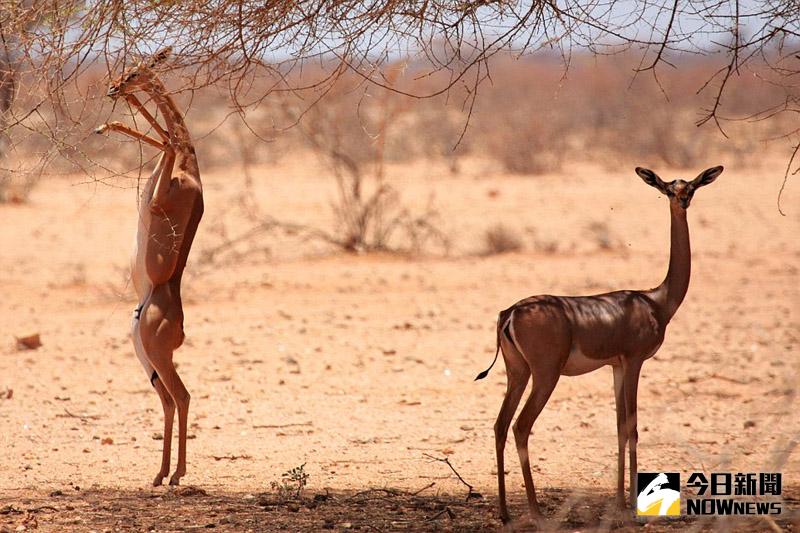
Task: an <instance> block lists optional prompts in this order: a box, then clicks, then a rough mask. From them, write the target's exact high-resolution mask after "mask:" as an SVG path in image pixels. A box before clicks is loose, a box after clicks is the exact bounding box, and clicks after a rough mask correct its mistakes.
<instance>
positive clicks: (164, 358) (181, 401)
mask: <svg viewBox="0 0 800 533" xmlns="http://www.w3.org/2000/svg"><path fill="white" fill-rule="evenodd" d="M148 355H149V356H150V357H151V363H152V364H153V367H154V368H155V369H156V372H158V379H159V380H160V381H161V383H162V384H163V386H164V389H165V390H166V392H167V393H169V396H171V397H172V400H173V401H174V402H175V406H176V407H177V409H178V466H177V467H176V468H175V472H174V473H173V474H172V477H171V478H170V480H169V484H170V485H178V484H179V483H180V479H181V478H182V477H183V476H184V475H185V474H186V432H187V426H188V424H187V422H188V418H187V417H188V416H189V400H190V396H189V392H188V391H187V390H186V387H185V386H184V384H183V382H182V381H181V378H180V377H179V376H178V372H177V371H176V370H175V365H173V364H172V351H158V350H156V351H150V352H148ZM166 439H167V435H166V434H165V435H164V440H165V441H166ZM165 444H166V443H165ZM167 464H169V463H167ZM162 467H163V465H162ZM167 468H168V469H169V466H168V467H167ZM159 475H160V473H159Z"/></svg>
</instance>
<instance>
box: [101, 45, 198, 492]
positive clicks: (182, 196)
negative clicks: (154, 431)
mask: <svg viewBox="0 0 800 533" xmlns="http://www.w3.org/2000/svg"><path fill="white" fill-rule="evenodd" d="M168 55H169V49H167V50H163V51H161V52H159V53H158V54H156V55H155V56H153V57H152V58H150V59H149V60H147V61H142V62H141V63H139V64H138V65H137V66H135V67H133V68H132V69H130V70H128V71H126V72H125V73H124V74H123V75H122V76H121V77H120V78H119V79H118V80H117V81H115V82H113V83H112V84H111V85H110V86H109V88H108V96H109V97H110V98H112V99H115V100H116V99H118V98H120V97H123V98H125V99H126V100H127V101H128V103H129V104H130V105H131V106H132V107H133V108H134V109H136V110H137V111H139V113H140V114H141V115H142V116H143V117H144V118H145V120H147V121H148V122H149V123H150V125H151V126H152V127H153V129H154V130H155V132H156V133H157V134H158V136H159V137H160V140H158V139H154V138H152V137H150V136H148V135H147V134H144V133H141V132H139V131H136V130H134V129H131V128H129V127H127V126H124V125H123V124H120V123H119V122H110V123H108V124H103V125H102V126H100V127H98V128H97V129H96V130H95V131H96V132H97V133H104V132H106V131H118V132H120V133H124V134H126V135H129V136H131V137H134V138H135V139H139V140H141V141H143V142H146V143H147V144H150V145H152V146H155V147H156V148H158V149H160V150H161V151H162V154H161V156H160V158H159V160H158V163H157V164H156V167H155V169H154V170H153V173H152V174H151V175H150V177H149V178H148V180H147V183H146V184H145V186H144V188H143V190H142V197H141V202H140V203H139V229H138V233H137V236H136V249H135V251H134V256H133V263H132V265H131V266H132V273H131V277H132V278H133V284H134V287H135V289H136V294H137V296H138V297H139V306H138V307H137V308H136V311H134V317H133V331H132V336H133V345H134V348H135V350H136V355H137V357H138V358H139V360H140V361H141V362H142V365H144V368H145V370H146V371H147V374H148V376H149V377H150V382H151V383H152V384H153V387H155V389H156V392H158V396H159V397H160V398H161V405H162V406H163V408H164V448H163V454H162V458H161V470H160V471H159V472H158V475H156V477H155V479H154V480H153V485H160V484H161V482H162V481H163V480H164V478H165V477H166V476H167V474H169V465H170V450H171V445H172V422H173V419H174V417H175V408H176V407H177V408H178V466H177V468H176V469H175V473H174V474H172V477H171V478H170V480H169V483H170V485H177V484H178V483H179V482H180V479H181V477H182V476H183V475H184V474H186V430H187V417H188V415H189V392H188V391H187V390H186V387H185V386H184V385H183V382H182V381H181V378H180V377H179V376H178V373H177V372H176V371H175V366H174V365H173V363H172V354H173V352H174V351H175V349H177V348H178V347H179V346H180V345H181V344H183V339H184V334H183V307H182V305H181V276H182V275H183V269H184V268H185V267H186V258H187V257H188V256H189V249H190V248H191V246H192V240H194V235H195V232H196V231H197V226H198V224H199V223H200V218H201V217H202V216H203V187H202V184H201V183H200V173H199V171H198V168H197V157H196V156H195V152H194V146H193V145H192V140H191V137H190V136H189V131H188V130H187V129H186V124H185V123H184V121H183V116H182V115H181V113H180V111H178V108H177V107H176V105H175V102H174V101H173V100H172V98H171V97H170V96H169V94H167V91H166V89H165V88H164V84H163V83H161V81H160V80H159V79H158V77H157V76H156V74H155V73H154V72H153V71H152V69H153V68H154V67H155V66H156V65H157V64H158V63H160V62H162V61H163V60H164V59H166V58H167V56H168ZM137 91H141V92H143V93H145V94H147V95H148V96H149V97H150V99H152V101H153V102H154V103H155V105H156V107H157V108H158V111H159V113H160V114H161V115H162V116H163V117H164V122H165V123H166V130H165V129H164V128H162V127H161V125H159V123H158V122H157V121H156V120H155V118H154V117H153V115H151V114H150V113H149V112H148V111H147V109H146V108H145V107H144V106H143V105H142V103H141V102H140V101H139V99H138V98H137V97H136V96H135V95H134V93H135V92H137Z"/></svg>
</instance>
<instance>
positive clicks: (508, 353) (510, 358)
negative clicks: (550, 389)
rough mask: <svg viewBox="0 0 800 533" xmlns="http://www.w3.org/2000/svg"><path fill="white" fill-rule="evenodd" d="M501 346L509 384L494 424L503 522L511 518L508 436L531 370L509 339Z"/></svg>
mask: <svg viewBox="0 0 800 533" xmlns="http://www.w3.org/2000/svg"><path fill="white" fill-rule="evenodd" d="M500 346H501V349H502V353H503V360H504V361H505V364H506V375H507V379H508V385H507V388H506V395H505V398H503V405H502V406H501V407H500V413H499V414H498V415H497V421H496V422H495V424H494V439H495V448H496V451H497V491H498V497H499V500H500V519H501V520H502V521H503V523H507V522H508V521H509V520H510V516H509V514H508V507H507V505H506V479H505V446H506V438H507V436H508V428H509V427H510V426H511V420H512V419H513V418H514V412H515V411H516V410H517V406H518V405H519V401H520V399H522V394H523V393H524V392H525V386H526V385H527V384H528V378H529V377H530V375H531V371H530V369H529V368H528V364H527V363H526V362H525V359H524V358H523V357H522V354H520V353H519V352H518V351H517V350H516V348H514V347H513V346H512V345H511V344H510V343H509V342H508V340H507V339H505V338H502V340H501V344H500Z"/></svg>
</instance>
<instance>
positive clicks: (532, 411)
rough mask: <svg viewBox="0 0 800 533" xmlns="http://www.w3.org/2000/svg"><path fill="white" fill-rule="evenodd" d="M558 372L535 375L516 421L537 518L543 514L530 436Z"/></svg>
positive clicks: (530, 504)
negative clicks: (534, 473) (529, 452)
mask: <svg viewBox="0 0 800 533" xmlns="http://www.w3.org/2000/svg"><path fill="white" fill-rule="evenodd" d="M559 377H560V376H559V374H558V372H557V371H556V372H553V373H548V374H544V375H536V374H534V376H533V390H532V391H531V394H530V396H528V399H527V400H526V401H525V405H524V406H523V407H522V411H520V413H519V416H518V417H517V421H516V422H514V438H515V440H516V443H517V452H518V453H519V462H520V465H521V466H522V476H523V477H524V478H525V493H526V494H527V496H528V507H529V509H530V513H531V516H532V517H533V518H534V519H535V518H538V517H540V516H541V515H542V513H541V511H540V510H539V503H538V502H537V501H536V489H535V488H534V485H533V476H531V461H530V456H529V455H528V438H529V437H530V434H531V430H532V429H533V424H534V422H536V419H537V418H538V417H539V413H541V412H542V409H544V406H545V404H546V403H547V400H549V399H550V395H551V394H552V393H553V389H555V388H556V383H558V378H559Z"/></svg>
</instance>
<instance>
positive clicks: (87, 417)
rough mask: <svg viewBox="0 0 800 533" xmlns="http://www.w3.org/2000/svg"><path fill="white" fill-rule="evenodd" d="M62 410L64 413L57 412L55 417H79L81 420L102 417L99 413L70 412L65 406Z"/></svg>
mask: <svg viewBox="0 0 800 533" xmlns="http://www.w3.org/2000/svg"><path fill="white" fill-rule="evenodd" d="M64 412H65V413H66V414H64V415H61V414H58V415H56V417H57V418H80V419H81V420H98V419H100V418H103V417H102V416H101V415H76V414H74V413H70V412H69V410H68V409H67V408H66V407H65V408H64Z"/></svg>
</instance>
